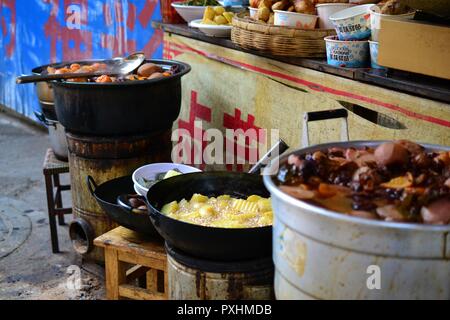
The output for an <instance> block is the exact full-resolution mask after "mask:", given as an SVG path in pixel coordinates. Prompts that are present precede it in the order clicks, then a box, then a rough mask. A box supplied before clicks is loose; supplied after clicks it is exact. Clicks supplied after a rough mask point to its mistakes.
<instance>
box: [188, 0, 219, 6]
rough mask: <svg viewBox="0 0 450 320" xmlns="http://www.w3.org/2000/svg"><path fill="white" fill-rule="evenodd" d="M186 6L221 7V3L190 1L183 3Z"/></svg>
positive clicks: (214, 0) (213, 0)
mask: <svg viewBox="0 0 450 320" xmlns="http://www.w3.org/2000/svg"><path fill="white" fill-rule="evenodd" d="M183 4H184V5H186V6H201V7H206V6H220V4H219V2H217V1H216V0H188V1H186V2H185V3H183Z"/></svg>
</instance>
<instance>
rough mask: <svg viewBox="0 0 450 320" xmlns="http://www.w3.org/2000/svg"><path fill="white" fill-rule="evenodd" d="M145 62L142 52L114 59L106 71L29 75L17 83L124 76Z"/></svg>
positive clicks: (20, 78) (108, 64)
mask: <svg viewBox="0 0 450 320" xmlns="http://www.w3.org/2000/svg"><path fill="white" fill-rule="evenodd" d="M144 60H145V55H144V53H142V52H136V53H133V54H131V55H129V56H128V57H126V58H114V59H113V60H109V61H105V63H106V64H107V69H106V70H101V71H96V72H85V73H62V74H45V75H42V74H40V75H28V76H20V77H17V78H16V83H18V84H22V83H31V82H40V81H51V80H62V79H71V78H90V77H98V76H101V75H108V76H114V75H124V74H128V73H130V72H132V71H134V70H135V69H136V68H138V67H139V66H140V65H141V64H142V62H144Z"/></svg>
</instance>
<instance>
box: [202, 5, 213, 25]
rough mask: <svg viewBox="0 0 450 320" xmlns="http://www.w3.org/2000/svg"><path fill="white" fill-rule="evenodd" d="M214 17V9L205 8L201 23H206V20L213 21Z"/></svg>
mask: <svg viewBox="0 0 450 320" xmlns="http://www.w3.org/2000/svg"><path fill="white" fill-rule="evenodd" d="M215 16H216V12H215V11H214V8H213V7H206V8H205V12H204V13H203V23H206V21H208V20H210V21H213V20H214V17H215Z"/></svg>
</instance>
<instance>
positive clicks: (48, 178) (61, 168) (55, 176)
mask: <svg viewBox="0 0 450 320" xmlns="http://www.w3.org/2000/svg"><path fill="white" fill-rule="evenodd" d="M43 173H44V177H45V188H46V191H47V208H48V221H49V225H50V238H51V241H52V251H53V253H58V252H59V243H58V231H57V229H56V219H55V216H58V224H59V225H60V226H61V225H64V215H65V214H70V213H72V208H63V204H62V198H61V192H62V191H67V190H70V185H61V183H60V181H59V175H60V174H63V173H69V163H68V162H64V161H60V160H58V159H56V157H55V154H54V152H53V150H52V149H47V153H46V154H45V159H44V165H43ZM54 190H56V192H54Z"/></svg>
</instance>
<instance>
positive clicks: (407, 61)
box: [378, 20, 450, 79]
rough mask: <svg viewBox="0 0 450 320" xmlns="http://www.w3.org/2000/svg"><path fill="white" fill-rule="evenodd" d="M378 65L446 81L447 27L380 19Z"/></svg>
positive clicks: (449, 62) (449, 71) (449, 60)
mask: <svg viewBox="0 0 450 320" xmlns="http://www.w3.org/2000/svg"><path fill="white" fill-rule="evenodd" d="M378 64H380V65H382V66H386V67H389V68H394V69H399V70H405V71H410V72H417V73H422V74H425V75H429V76H435V77H439V78H445V79H450V27H446V26H439V25H433V24H428V23H424V22H423V21H412V20H411V21H398V20H397V21H396V20H382V21H381V30H380V33H379V51H378Z"/></svg>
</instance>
